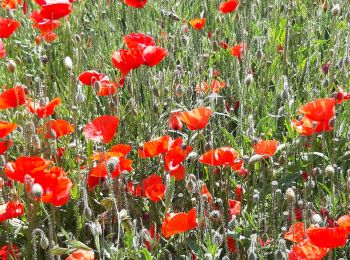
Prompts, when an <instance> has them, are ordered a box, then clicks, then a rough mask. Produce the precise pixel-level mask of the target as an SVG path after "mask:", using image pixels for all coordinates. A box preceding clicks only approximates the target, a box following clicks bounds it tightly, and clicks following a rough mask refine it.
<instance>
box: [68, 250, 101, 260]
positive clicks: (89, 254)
mask: <svg viewBox="0 0 350 260" xmlns="http://www.w3.org/2000/svg"><path fill="white" fill-rule="evenodd" d="M94 259H95V254H94V251H92V250H85V249H79V250H76V251H74V252H73V253H71V254H70V255H69V256H68V257H67V258H66V260H94Z"/></svg>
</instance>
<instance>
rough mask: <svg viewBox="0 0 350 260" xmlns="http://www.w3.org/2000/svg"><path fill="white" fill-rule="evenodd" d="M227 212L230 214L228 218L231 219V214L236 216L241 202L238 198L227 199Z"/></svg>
mask: <svg viewBox="0 0 350 260" xmlns="http://www.w3.org/2000/svg"><path fill="white" fill-rule="evenodd" d="M228 206H229V209H228V214H229V216H230V219H232V216H237V215H239V214H240V213H241V202H240V201H238V200H228Z"/></svg>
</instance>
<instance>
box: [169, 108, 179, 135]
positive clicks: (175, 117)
mask: <svg viewBox="0 0 350 260" xmlns="http://www.w3.org/2000/svg"><path fill="white" fill-rule="evenodd" d="M168 126H169V128H170V129H171V130H177V131H181V130H182V127H183V124H182V121H181V120H180V112H173V113H172V114H171V115H170V118H169V120H168Z"/></svg>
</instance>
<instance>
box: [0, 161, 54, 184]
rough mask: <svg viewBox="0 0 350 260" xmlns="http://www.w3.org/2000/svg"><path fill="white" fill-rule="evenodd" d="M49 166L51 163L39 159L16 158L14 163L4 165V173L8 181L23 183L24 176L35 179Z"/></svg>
mask: <svg viewBox="0 0 350 260" xmlns="http://www.w3.org/2000/svg"><path fill="white" fill-rule="evenodd" d="M50 164H51V161H48V160H45V159H43V158H41V157H35V156H31V157H18V158H17V159H16V161H14V162H13V161H11V162H8V163H6V165H5V168H4V172H5V174H6V176H7V177H8V178H9V179H12V180H15V181H19V182H22V183H23V182H24V177H25V176H26V175H29V176H30V177H32V178H34V179H35V178H36V177H37V176H39V175H40V174H41V173H42V172H43V171H44V170H45V169H46V168H48V166H49V165H50Z"/></svg>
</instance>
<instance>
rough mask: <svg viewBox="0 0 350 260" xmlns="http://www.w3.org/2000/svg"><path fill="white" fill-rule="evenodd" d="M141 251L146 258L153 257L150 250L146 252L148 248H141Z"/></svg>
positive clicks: (150, 258) (147, 259) (149, 259)
mask: <svg viewBox="0 0 350 260" xmlns="http://www.w3.org/2000/svg"><path fill="white" fill-rule="evenodd" d="M142 253H143V255H144V256H145V258H146V260H152V259H153V257H152V255H151V254H150V252H148V250H147V249H146V248H142Z"/></svg>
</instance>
